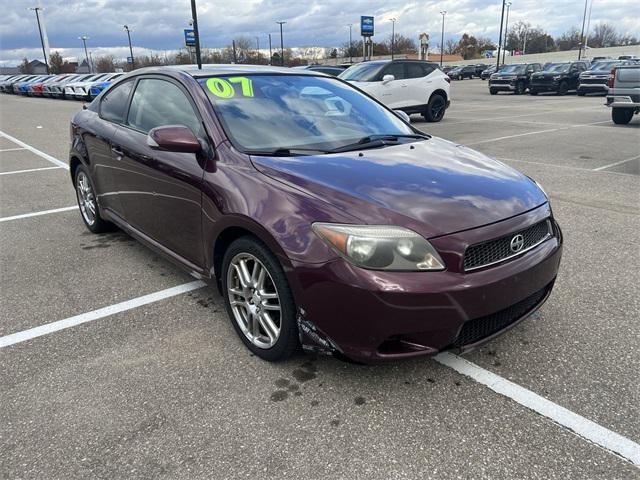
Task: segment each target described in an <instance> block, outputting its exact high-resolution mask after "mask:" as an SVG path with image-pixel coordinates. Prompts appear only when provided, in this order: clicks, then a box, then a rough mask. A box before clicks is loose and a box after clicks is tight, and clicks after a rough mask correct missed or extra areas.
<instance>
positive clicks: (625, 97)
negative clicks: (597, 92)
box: [606, 65, 640, 125]
mask: <svg viewBox="0 0 640 480" xmlns="http://www.w3.org/2000/svg"><path fill="white" fill-rule="evenodd" d="M607 88H608V90H609V91H608V92H607V104H606V105H607V107H610V108H611V119H612V120H613V123H616V124H618V125H626V124H627V123H629V122H630V121H631V119H632V118H633V116H634V115H635V114H637V113H638V112H640V65H621V66H618V67H615V68H614V69H613V70H611V73H610V74H609V80H608V82H607Z"/></svg>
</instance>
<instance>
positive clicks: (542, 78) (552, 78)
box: [529, 61, 589, 95]
mask: <svg viewBox="0 0 640 480" xmlns="http://www.w3.org/2000/svg"><path fill="white" fill-rule="evenodd" d="M588 68H589V66H588V63H587V62H582V61H577V62H564V63H552V64H550V65H547V66H546V67H545V69H544V70H543V71H542V72H538V73H534V74H533V75H531V83H530V84H529V93H530V94H531V95H537V94H538V93H539V92H555V93H557V94H558V95H566V94H567V93H568V92H569V91H570V90H577V89H578V83H579V81H580V74H581V73H582V72H584V71H586V70H587V69H588Z"/></svg>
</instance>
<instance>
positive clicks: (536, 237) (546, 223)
mask: <svg viewBox="0 0 640 480" xmlns="http://www.w3.org/2000/svg"><path fill="white" fill-rule="evenodd" d="M552 233H553V231H552V229H551V222H550V220H549V219H546V220H543V221H541V222H538V223H536V224H534V225H532V226H530V227H528V228H525V229H524V230H521V231H519V232H513V233H511V234H509V235H505V236H504V237H501V238H498V239H496V240H491V241H488V242H485V243H479V244H477V245H472V246H470V247H468V248H467V251H466V252H465V254H464V265H463V266H464V269H465V271H469V270H474V269H476V268H482V267H486V266H488V265H492V264H494V263H498V262H502V261H503V260H507V259H508V258H511V257H515V256H516V255H520V254H521V253H523V252H526V251H527V250H530V249H531V248H533V247H535V246H536V245H539V244H540V243H542V242H543V241H544V240H546V239H547V237H549V236H551V235H552ZM518 234H520V235H522V236H523V238H524V244H523V246H522V249H521V250H520V251H518V252H514V251H513V250H511V240H512V239H513V237H514V236H516V235H518Z"/></svg>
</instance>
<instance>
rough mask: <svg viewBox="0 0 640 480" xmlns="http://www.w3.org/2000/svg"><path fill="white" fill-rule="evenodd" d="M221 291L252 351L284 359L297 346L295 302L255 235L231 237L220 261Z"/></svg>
mask: <svg viewBox="0 0 640 480" xmlns="http://www.w3.org/2000/svg"><path fill="white" fill-rule="evenodd" d="M222 291H223V295H224V300H225V305H226V308H227V313H228V315H229V317H230V319H231V323H232V324H233V328H234V329H235V330H236V333H237V334H238V336H239V337H240V339H241V340H242V342H243V343H244V344H245V346H246V347H247V348H248V349H249V350H251V351H252V352H253V353H254V354H255V355H257V356H258V357H260V358H262V359H263V360H267V361H270V362H273V361H277V360H284V359H285V358H287V357H289V356H290V355H291V354H292V353H293V351H294V350H295V349H296V348H297V346H298V328H297V326H296V306H295V302H294V300H293V294H292V293H291V289H290V287H289V283H288V281H287V278H286V276H285V274H284V270H283V269H282V266H281V265H280V262H279V261H278V259H277V258H276V257H275V255H273V253H271V251H269V249H268V248H267V247H266V246H265V245H264V244H263V243H262V242H260V241H259V240H258V239H257V238H254V237H251V236H246V237H241V238H239V239H237V240H236V241H234V242H233V243H232V244H231V245H230V246H229V248H228V249H227V251H226V252H225V254H224V259H223V261H222Z"/></svg>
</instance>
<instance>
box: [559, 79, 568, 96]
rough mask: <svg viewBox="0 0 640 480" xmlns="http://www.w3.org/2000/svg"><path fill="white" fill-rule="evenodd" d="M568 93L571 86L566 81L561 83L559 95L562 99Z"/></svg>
mask: <svg viewBox="0 0 640 480" xmlns="http://www.w3.org/2000/svg"><path fill="white" fill-rule="evenodd" d="M568 91H569V84H568V83H567V82H565V81H562V82H560V85H559V86H558V95H560V96H561V97H562V96H564V95H566V94H567V92H568Z"/></svg>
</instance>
